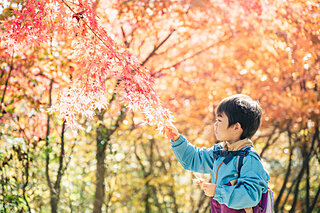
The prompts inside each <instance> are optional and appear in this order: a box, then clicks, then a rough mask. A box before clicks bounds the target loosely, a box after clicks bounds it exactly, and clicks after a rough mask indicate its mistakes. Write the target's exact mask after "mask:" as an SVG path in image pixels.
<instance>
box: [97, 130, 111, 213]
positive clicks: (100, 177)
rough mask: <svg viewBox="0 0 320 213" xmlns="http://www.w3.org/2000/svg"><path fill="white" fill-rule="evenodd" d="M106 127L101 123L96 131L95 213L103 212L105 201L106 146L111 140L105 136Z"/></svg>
mask: <svg viewBox="0 0 320 213" xmlns="http://www.w3.org/2000/svg"><path fill="white" fill-rule="evenodd" d="M105 129H106V127H105V126H104V125H102V124H100V125H99V127H98V129H97V131H96V133H97V138H96V140H97V153H96V160H97V170H96V192H95V195H94V202H93V213H101V209H102V205H103V203H104V197H105V193H104V189H105V183H104V174H105V172H106V166H105V162H104V160H105V158H106V146H107V143H108V141H109V137H110V136H109V137H108V138H104V137H105V134H104V132H105V131H104V130H105Z"/></svg>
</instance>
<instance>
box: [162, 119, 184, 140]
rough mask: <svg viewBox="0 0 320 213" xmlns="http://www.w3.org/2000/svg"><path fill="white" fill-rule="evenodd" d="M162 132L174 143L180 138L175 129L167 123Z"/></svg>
mask: <svg viewBox="0 0 320 213" xmlns="http://www.w3.org/2000/svg"><path fill="white" fill-rule="evenodd" d="M164 130H165V133H166V135H167V137H168V138H170V139H172V140H174V141H176V140H178V138H179V137H180V135H179V132H178V130H177V128H176V127H175V126H174V125H173V124H172V123H168V124H167V125H166V126H165V127H164Z"/></svg>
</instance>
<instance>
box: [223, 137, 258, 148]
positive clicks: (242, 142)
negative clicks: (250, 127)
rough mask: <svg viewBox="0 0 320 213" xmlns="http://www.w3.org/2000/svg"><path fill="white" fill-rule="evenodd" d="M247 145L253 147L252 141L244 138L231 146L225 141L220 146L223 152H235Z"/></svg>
mask: <svg viewBox="0 0 320 213" xmlns="http://www.w3.org/2000/svg"><path fill="white" fill-rule="evenodd" d="M249 145H251V146H253V143H252V141H251V140H250V139H249V138H245V139H243V140H239V141H236V142H234V143H231V144H230V143H229V142H227V141H224V142H223V144H222V147H223V149H224V150H227V151H237V150H240V149H242V148H243V147H245V146H249Z"/></svg>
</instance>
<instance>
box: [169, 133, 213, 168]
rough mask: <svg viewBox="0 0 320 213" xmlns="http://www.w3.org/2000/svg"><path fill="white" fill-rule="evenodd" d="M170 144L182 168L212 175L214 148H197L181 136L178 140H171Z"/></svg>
mask: <svg viewBox="0 0 320 213" xmlns="http://www.w3.org/2000/svg"><path fill="white" fill-rule="evenodd" d="M170 142H171V148H172V150H173V152H174V154H175V156H176V157H177V159H178V161H179V162H180V164H181V165H182V166H183V168H185V169H186V170H190V171H193V172H199V173H210V174H211V173H212V167H213V162H214V158H213V150H214V148H215V146H213V147H211V148H209V149H207V148H197V147H196V146H194V145H192V144H191V143H190V142H189V141H188V140H187V139H186V138H185V137H183V136H182V135H180V137H179V139H178V140H176V141H173V140H172V139H171V140H170Z"/></svg>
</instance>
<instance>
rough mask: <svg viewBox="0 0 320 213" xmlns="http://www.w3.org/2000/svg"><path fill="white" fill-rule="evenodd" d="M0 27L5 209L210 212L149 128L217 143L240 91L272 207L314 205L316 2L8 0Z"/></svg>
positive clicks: (0, 11)
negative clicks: (219, 112) (218, 128)
mask: <svg viewBox="0 0 320 213" xmlns="http://www.w3.org/2000/svg"><path fill="white" fill-rule="evenodd" d="M0 25H1V31H0V33H1V34H0V72H1V73H0V77H1V78H0V88H1V90H0V99H1V106H0V107H1V111H0V120H1V122H0V211H1V210H2V209H6V208H7V210H8V211H9V212H10V210H12V211H13V212H19V211H22V212H24V211H26V212H32V211H33V210H34V211H36V212H38V211H39V212H41V211H42V212H48V211H50V209H51V211H52V212H59V211H61V212H69V211H73V212H82V211H91V210H92V211H93V212H101V211H105V212H148V211H149V212H167V211H168V212H169V211H172V212H207V210H208V208H209V200H208V199H207V197H205V196H204V195H202V194H201V191H200V190H199V188H196V187H194V184H193V182H192V180H193V179H194V178H195V177H197V178H198V179H197V180H201V181H202V180H204V179H206V178H205V177H202V176H198V174H196V175H194V174H191V173H188V172H186V171H184V170H183V168H182V167H181V166H180V165H179V164H177V161H176V159H175V158H174V156H173V153H172V152H171V150H170V147H169V146H170V145H169V143H168V141H167V140H166V139H165V138H163V137H162V136H161V135H159V134H158V133H159V130H161V129H162V127H163V125H164V124H165V123H166V122H167V121H172V120H173V116H174V117H175V126H176V127H177V128H178V130H179V132H180V133H182V134H183V135H184V136H186V137H187V138H188V139H189V141H191V142H192V143H194V144H196V145H198V146H206V147H210V146H212V145H213V144H214V143H216V142H217V141H216V139H215V137H214V131H213V128H212V125H213V122H214V120H215V114H214V112H215V107H216V106H217V104H218V103H219V101H220V100H221V99H223V98H225V97H227V96H230V95H233V94H236V93H244V94H248V95H250V96H251V97H252V98H253V99H255V100H258V101H259V102H260V105H261V107H262V108H263V116H262V125H261V128H260V129H259V131H258V133H257V135H256V136H255V137H254V138H253V140H254V143H255V147H256V149H257V151H259V153H260V155H261V157H262V159H263V160H264V161H265V166H266V168H267V170H268V171H269V172H270V176H271V182H270V187H271V188H272V189H273V191H274V192H275V198H276V203H275V204H276V209H277V211H279V212H312V211H319V208H320V206H319V202H318V200H319V196H320V187H319V186H320V185H319V184H318V183H319V181H320V180H319V174H320V170H319V156H320V154H319V153H320V150H319V144H320V142H319V140H320V139H319V124H320V123H319V118H320V92H319V82H320V73H319V70H320V53H319V49H320V6H319V2H318V1H315V0H313V1H312V0H290V1H289V0H284V1H278V0H273V1H267V0H253V1H252V0H181V1H171V0H160V1H151V0H141V1H127V0H114V1H108V0H47V1H41V0H12V1H5V2H4V3H0ZM171 112H173V113H171ZM66 124H67V125H69V126H70V127H76V128H68V127H67V126H66ZM145 124H149V125H151V127H150V126H149V125H145ZM153 125H155V126H157V127H158V129H157V130H155V128H154V126H153ZM17 174H19V175H17ZM202 178H204V179H202ZM99 190H100V191H99ZM128 193H129V194H134V195H135V196H128ZM92 194H94V196H93V195H92ZM97 197H98V198H99V197H100V198H101V199H100V200H99V199H98V200H97V199H96V198H97Z"/></svg>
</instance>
